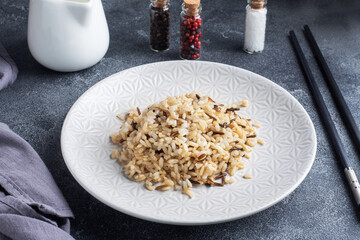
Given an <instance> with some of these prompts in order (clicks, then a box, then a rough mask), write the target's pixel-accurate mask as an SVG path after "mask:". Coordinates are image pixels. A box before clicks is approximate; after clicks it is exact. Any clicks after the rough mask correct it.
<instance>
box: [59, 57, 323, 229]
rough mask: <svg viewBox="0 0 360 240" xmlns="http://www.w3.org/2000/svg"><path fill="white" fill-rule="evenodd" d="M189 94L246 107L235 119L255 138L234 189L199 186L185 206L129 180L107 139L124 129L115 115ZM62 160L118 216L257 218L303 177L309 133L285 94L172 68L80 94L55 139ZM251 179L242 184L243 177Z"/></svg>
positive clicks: (244, 75)
mask: <svg viewBox="0 0 360 240" xmlns="http://www.w3.org/2000/svg"><path fill="white" fill-rule="evenodd" d="M193 90H197V91H200V92H202V93H203V94H206V95H209V96H210V97H211V98H212V99H215V100H216V101H219V102H222V103H233V102H238V101H241V100H242V99H248V100H249V103H250V104H249V107H247V108H242V109H241V111H240V115H242V116H248V117H249V118H252V119H254V120H256V121H258V122H259V123H260V124H261V125H262V127H261V128H260V132H259V133H260V134H259V138H261V139H263V140H265V142H266V144H265V145H264V146H260V145H258V146H256V147H255V149H254V151H253V152H252V158H251V159H250V160H247V161H246V167H245V169H244V170H241V171H238V173H237V174H236V176H235V179H236V182H235V183H233V184H230V185H225V186H224V187H206V186H201V187H197V188H195V189H194V190H193V192H194V194H195V197H194V198H193V199H189V197H187V196H186V195H183V194H181V192H178V191H169V192H159V191H153V192H150V191H148V190H146V189H145V187H144V186H143V184H139V183H136V182H133V181H130V180H128V179H127V178H126V177H125V176H124V174H123V173H122V170H121V167H120V166H119V164H118V163H117V162H116V161H115V160H111V159H110V157H109V156H110V153H111V151H112V150H113V149H114V148H115V146H114V145H113V144H112V143H111V142H110V140H109V135H110V134H111V133H114V132H117V131H118V130H119V128H120V126H121V124H122V122H121V121H120V120H119V119H117V117H116V115H117V114H118V113H122V114H125V113H126V112H127V111H128V110H129V109H130V108H131V107H133V106H139V107H140V109H144V108H145V107H146V106H148V105H150V104H152V103H154V102H157V101H160V100H162V99H164V98H165V97H166V96H169V95H171V96H175V95H180V94H185V93H189V92H191V91H193ZM61 148H62V153H63V157H64V160H65V162H66V165H67V167H68V168H69V170H70V172H71V173H72V175H73V176H74V177H75V179H76V180H77V181H78V182H79V183H80V185H81V186H82V187H84V188H85V189H86V190H87V191H88V192H89V193H90V194H91V195H93V196H94V197H96V198H97V199H98V200H100V201H102V202H103V203H105V204H107V205H108V206H111V207H113V208H114V209H116V210H119V211H121V212H123V213H126V214H129V215H132V216H135V217H138V218H142V219H146V220H150V221H155V222H161V223H169V224H182V225H195V224H210V223H219V222H225V221H230V220H234V219H238V218H241V217H245V216H249V215H251V214H254V213H257V212H259V211H262V210H264V209H266V208H268V207H270V206H272V205H274V204H275V203H277V202H279V201H280V200H281V199H283V198H284V197H285V196H287V195H288V194H290V193H291V192H292V191H294V189H295V188H296V187H297V186H298V185H299V184H300V183H301V182H302V181H303V180H304V178H305V177H306V175H307V174H308V172H309V170H310V168H311V166H312V164H313V161H314V158H315V152H316V134H315V130H314V126H313V124H312V122H311V120H310V118H309V116H308V114H307V113H306V111H305V110H304V108H303V107H302V106H301V105H300V103H299V102H298V101H297V100H296V99H295V98H294V97H292V96H291V95H290V94H289V93H288V92H287V91H286V90H284V89H283V88H281V87H280V86H278V85H276V84H275V83H273V82H271V81H269V80H267V79H266V78H264V77H261V76H259V75H257V74H255V73H252V72H249V71H246V70H244V69H241V68H237V67H233V66H229V65H224V64H219V63H212V62H201V61H170V62H159V63H153V64H147V65H142V66H138V67H134V68H131V69H128V70H125V71H122V72H119V73H117V74H114V75H112V76H110V77H108V78H106V79H104V80H102V81H100V82H99V83H97V84H95V85H94V86H93V87H92V88H90V89H89V90H88V91H86V92H85V93H84V94H83V95H82V96H81V97H80V98H79V99H78V100H77V101H76V102H75V104H74V105H73V106H72V108H71V109H70V111H69V113H68V115H67V116H66V119H65V121H64V125H63V128H62V133H61ZM245 173H246V174H251V175H252V176H253V178H252V179H243V178H242V176H243V174H245Z"/></svg>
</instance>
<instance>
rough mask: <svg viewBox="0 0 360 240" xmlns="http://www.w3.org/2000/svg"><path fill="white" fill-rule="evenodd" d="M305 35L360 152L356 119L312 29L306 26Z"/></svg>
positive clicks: (359, 136)
mask: <svg viewBox="0 0 360 240" xmlns="http://www.w3.org/2000/svg"><path fill="white" fill-rule="evenodd" d="M304 34H305V36H306V39H307V41H308V43H309V45H310V47H311V50H312V52H313V54H314V56H315V58H316V59H317V61H318V64H319V66H320V68H321V70H322V72H323V74H324V78H325V81H326V83H327V84H328V87H329V89H330V92H331V94H332V96H333V98H334V99H335V104H336V107H337V108H338V111H339V112H340V113H342V114H340V115H341V117H343V120H344V122H345V126H346V127H347V129H348V131H349V134H350V136H351V138H352V140H353V142H354V144H355V147H356V148H357V150H360V131H359V128H358V127H357V126H356V123H355V120H354V117H353V116H352V114H351V112H350V110H349V107H348V105H347V104H346V102H345V99H344V97H343V95H342V94H341V91H340V89H339V87H338V85H337V84H336V81H335V79H334V77H333V75H332V73H331V71H330V68H329V66H328V64H327V63H326V61H325V58H324V56H323V55H322V53H321V50H320V48H319V46H318V44H317V42H316V40H315V38H314V35H313V34H312V32H311V30H310V28H309V26H308V25H305V26H304Z"/></svg>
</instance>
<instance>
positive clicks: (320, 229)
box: [0, 0, 360, 239]
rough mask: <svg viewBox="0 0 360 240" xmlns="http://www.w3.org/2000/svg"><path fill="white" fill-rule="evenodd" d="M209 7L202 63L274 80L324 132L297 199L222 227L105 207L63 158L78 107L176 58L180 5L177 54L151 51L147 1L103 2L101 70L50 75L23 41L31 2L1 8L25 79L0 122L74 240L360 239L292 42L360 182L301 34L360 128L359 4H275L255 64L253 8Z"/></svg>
mask: <svg viewBox="0 0 360 240" xmlns="http://www.w3.org/2000/svg"><path fill="white" fill-rule="evenodd" d="M33 1H36V0H33ZM202 3H203V19H204V28H203V29H204V30H203V38H202V43H203V45H202V46H203V48H202V53H201V60H205V61H214V62H221V63H226V64H230V65H234V66H238V67H242V68H245V69H248V70H250V71H253V72H255V73H258V74H260V75H263V76H265V77H267V78H269V79H271V80H272V81H274V82H276V83H277V84H279V85H280V86H282V87H284V88H285V89H286V90H288V91H289V92H290V93H291V94H292V95H293V96H294V97H295V98H297V99H298V100H299V102H300V103H301V104H303V106H304V107H305V109H306V110H307V111H308V113H309V114H310V117H311V119H312V120H313V122H314V125H315V128H316V131H317V137H318V151H317V156H316V160H315V163H314V166H313V168H312V170H311V171H310V173H309V175H308V177H307V178H306V179H305V180H304V182H303V183H302V184H301V185H300V186H299V187H298V188H297V189H296V190H295V192H293V193H292V194H291V195H290V196H288V197H286V198H285V199H284V200H283V201H281V202H280V203H278V204H276V205H275V206H273V207H271V208H269V209H267V210H265V211H263V212H261V213H258V214H256V215H254V216H251V217H247V218H245V219H240V220H237V221H233V222H229V223H224V224H218V225H210V226H196V227H184V226H170V225H162V224H156V223H151V222H146V221H143V220H139V219H136V218H133V217H130V216H127V215H124V214H122V213H120V212H117V211H115V210H113V209H111V208H109V207H107V206H105V205H104V204H102V203H101V202H99V201H97V200H96V199H94V198H93V197H92V196H90V195H89V194H88V193H87V192H85V190H84V189H82V188H81V187H80V185H79V184H78V183H76V181H75V180H74V178H73V177H72V176H71V175H70V173H69V171H68V170H67V168H66V166H65V164H64V161H63V159H62V156H61V150H60V130H61V126H62V123H63V120H64V118H65V115H66V113H67V111H68V110H69V108H70V107H71V105H72V104H73V103H74V102H75V101H76V99H77V98H78V97H79V96H80V95H81V94H82V93H83V92H84V91H86V90H87V89H88V88H89V87H90V86H92V85H94V84H95V83H97V82H98V81H100V80H101V79H103V78H105V77H107V76H109V75H111V74H113V73H116V72H118V71H121V70H123V69H127V68H129V67H133V66H137V65H141V64H144V63H150V62H156V61H164V60H174V59H179V57H178V51H179V47H178V46H179V17H178V14H179V12H180V1H173V2H172V7H171V11H172V18H171V23H172V26H171V48H170V50H169V51H168V52H165V53H160V54H157V53H153V52H152V51H150V49H149V46H148V40H149V13H148V4H149V2H148V1H140V0H117V1H116V0H104V1H103V5H104V9H105V12H106V17H107V20H108V24H109V29H110V37H111V42H110V47H109V51H108V52H107V54H106V56H105V57H104V59H102V60H101V62H100V63H98V64H97V65H96V66H94V67H92V68H90V69H87V70H84V71H81V72H76V73H67V74H64V73H57V72H53V71H50V70H47V69H45V68H44V67H42V66H40V65H39V64H38V63H37V62H36V61H35V60H34V59H33V58H32V57H31V55H30V52H29V50H28V47H27V42H26V28H27V13H28V1H26V0H16V1H13V0H1V1H0V36H1V42H2V43H3V44H4V46H5V47H6V48H7V49H8V51H9V53H10V54H11V56H12V57H13V58H14V60H15V61H16V63H17V64H18V67H19V69H20V74H19V77H18V79H17V81H16V82H15V84H14V85H13V86H11V87H8V88H6V89H4V90H2V91H0V121H2V122H5V123H7V124H8V125H9V126H10V127H11V128H12V129H13V130H14V131H15V132H16V133H18V134H19V135H20V136H22V137H23V138H25V139H26V140H27V141H28V142H29V143H30V144H31V145H32V146H33V147H34V148H35V150H36V151H37V152H38V153H39V155H40V156H41V157H42V159H43V160H44V162H45V163H46V165H47V166H48V167H49V169H50V171H51V173H52V174H53V176H54V178H55V180H56V182H57V183H58V185H59V187H60V189H61V190H62V191H63V193H64V195H65V197H66V198H67V200H68V202H69V204H70V206H71V208H72V209H73V211H74V213H75V216H76V219H75V220H73V221H72V230H71V234H72V235H73V236H74V237H75V238H76V239H151V238H156V239H170V237H171V238H175V239H240V238H244V239H358V238H359V236H360V224H359V216H357V214H356V211H355V210H356V209H355V207H354V202H353V200H352V198H351V195H350V190H349V188H348V187H347V186H346V185H345V181H344V177H343V173H342V170H341V168H340V166H339V165H338V164H337V163H336V159H335V157H334V152H333V151H332V148H331V146H330V145H329V141H328V139H327V136H326V134H325V132H324V128H323V125H322V124H321V122H320V120H319V116H318V114H317V112H316V109H315V107H314V104H313V101H312V99H311V96H310V94H309V90H308V88H307V86H306V84H305V82H304V78H303V75H302V73H301V71H300V69H299V67H298V64H297V62H296V59H295V56H294V53H293V52H292V49H291V47H290V44H289V41H288V38H287V33H288V31H289V30H291V29H294V30H295V31H296V33H297V35H298V37H299V41H300V43H301V44H302V46H303V48H305V51H306V56H307V57H308V59H309V60H310V63H311V66H312V69H313V71H314V74H315V76H316V78H317V79H318V83H319V86H320V87H321V91H322V93H323V95H324V97H325V100H326V102H327V104H328V107H329V108H330V112H331V115H332V117H333V119H334V121H335V122H336V126H337V127H338V130H339V131H340V134H341V136H342V139H343V140H344V142H345V145H346V148H347V152H348V155H349V157H350V159H351V162H352V163H353V165H354V168H355V171H357V172H358V173H359V174H360V159H359V152H356V151H355V150H354V149H353V148H352V147H351V142H349V139H348V133H347V132H346V130H345V129H344V127H343V126H342V124H343V123H342V121H341V119H340V117H339V113H338V112H337V110H336V109H335V108H334V105H333V101H332V100H331V98H330V95H329V92H328V90H327V88H326V85H325V84H324V81H323V80H322V78H321V74H320V72H319V71H318V70H317V67H316V64H315V61H314V60H313V58H312V56H311V53H310V51H309V48H308V45H307V43H306V41H305V39H304V36H303V34H302V33H301V27H302V26H303V25H304V24H309V25H310V27H311V28H312V30H313V32H314V35H315V37H316V39H317V41H318V43H319V45H320V48H321V49H322V50H323V53H324V55H325V58H326V59H327V61H328V64H329V66H330V68H331V69H332V71H333V74H334V77H335V79H336V80H337V82H338V84H339V86H340V89H341V91H342V92H343V94H344V96H345V99H346V101H347V103H348V105H349V107H350V109H351V111H352V112H353V115H354V117H355V119H356V121H357V124H358V125H360V120H359V118H360V110H359V105H360V78H359V75H360V2H359V1H354V0H352V1H346V0H344V1H340V0H339V1H330V0H317V1H303V0H302V1H299V0H296V1H295V0H276V1H275V0H274V1H270V2H269V4H268V10H269V12H268V21H267V30H266V31H267V36H266V45H265V50H264V52H263V53H261V54H258V55H253V56H251V55H247V54H245V53H244V52H242V51H241V48H242V43H243V33H244V19H245V5H246V2H245V1H244V0H243V1H235V0H231V1H214V0H213V1H211V0H203V2H202ZM359 176H360V175H359Z"/></svg>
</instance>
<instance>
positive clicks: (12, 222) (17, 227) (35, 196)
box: [0, 123, 73, 240]
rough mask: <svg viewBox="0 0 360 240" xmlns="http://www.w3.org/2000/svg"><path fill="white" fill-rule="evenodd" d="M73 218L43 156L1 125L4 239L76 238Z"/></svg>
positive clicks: (1, 231)
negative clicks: (73, 233)
mask: <svg viewBox="0 0 360 240" xmlns="http://www.w3.org/2000/svg"><path fill="white" fill-rule="evenodd" d="M72 217H73V213H72V211H71V209H70V207H69V205H68V204H67V202H66V200H65V198H64V196H63V195H62V193H61V191H60V189H59V188H58V187H57V185H56V183H55V181H54V179H53V178H52V176H51V174H50V172H49V170H48V169H47V167H46V166H45V164H44V162H43V161H42V160H41V158H40V157H39V155H38V154H37V153H36V152H35V150H34V149H33V148H32V147H31V146H30V144H29V143H27V142H26V141H25V140H24V139H22V138H21V137H19V136H18V135H16V134H15V133H14V132H12V131H11V130H10V129H9V127H8V126H7V125H5V124H3V123H0V239H14V240H17V239H19V240H23V239H28V240H32V239H36V240H38V239H41V240H42V239H51V240H56V239H61V240H66V239H73V238H72V237H71V236H70V234H69V232H70V221H69V218H72Z"/></svg>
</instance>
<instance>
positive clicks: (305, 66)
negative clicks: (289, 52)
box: [289, 31, 360, 206]
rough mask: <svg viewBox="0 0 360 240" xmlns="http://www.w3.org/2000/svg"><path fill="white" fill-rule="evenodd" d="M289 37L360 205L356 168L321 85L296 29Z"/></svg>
mask: <svg viewBox="0 0 360 240" xmlns="http://www.w3.org/2000/svg"><path fill="white" fill-rule="evenodd" d="M289 38H290V41H291V44H292V47H293V49H294V51H295V53H296V57H297V59H298V61H299V64H300V66H301V68H302V71H303V73H304V75H305V79H306V80H307V82H308V85H309V88H310V91H311V92H312V94H313V97H314V100H315V103H316V105H317V108H318V110H319V112H320V117H321V119H322V121H323V123H324V125H325V128H326V130H327V132H328V134H329V136H330V140H331V142H332V145H333V147H334V151H335V153H336V155H337V156H338V158H339V160H340V162H341V164H342V165H343V167H344V170H345V175H346V178H347V180H348V182H349V184H350V187H351V189H352V192H353V195H354V198H355V201H356V203H357V205H358V206H360V184H359V182H358V180H357V177H356V175H355V172H354V170H353V169H352V168H351V166H350V163H349V161H348V159H347V156H346V151H345V147H344V145H343V144H342V142H341V139H340V137H339V134H338V132H337V130H336V128H335V125H334V122H333V121H332V119H331V116H330V113H329V111H328V109H327V107H326V105H325V102H324V99H323V98H322V95H321V93H320V90H319V87H318V86H317V84H316V82H315V79H314V76H313V74H312V72H311V70H310V68H309V64H308V62H307V61H306V59H305V56H304V53H303V51H302V49H301V47H300V45H299V42H298V40H297V38H296V35H295V33H294V31H290V32H289Z"/></svg>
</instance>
